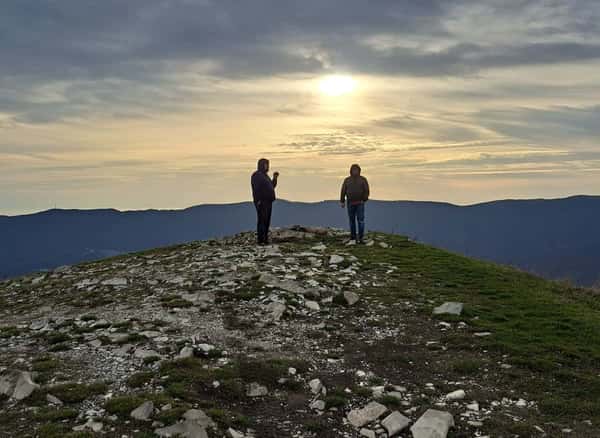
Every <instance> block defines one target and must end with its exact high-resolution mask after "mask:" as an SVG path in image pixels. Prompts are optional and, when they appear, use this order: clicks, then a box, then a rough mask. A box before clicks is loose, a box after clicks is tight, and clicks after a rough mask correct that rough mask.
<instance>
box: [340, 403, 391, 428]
mask: <svg viewBox="0 0 600 438" xmlns="http://www.w3.org/2000/svg"><path fill="white" fill-rule="evenodd" d="M386 412H387V408H386V407H385V406H384V405H382V404H380V403H377V402H371V403H369V404H368V405H366V406H365V407H364V408H362V409H354V410H352V411H350V413H348V417H347V418H348V421H349V422H350V424H352V426H354V427H356V428H359V427H363V426H365V425H366V424H369V423H370V422H372V421H375V420H377V419H378V418H379V417H381V416H382V415H383V414H385V413H386Z"/></svg>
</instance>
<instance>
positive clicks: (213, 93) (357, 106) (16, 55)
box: [0, 0, 600, 215]
mask: <svg viewBox="0 0 600 438" xmlns="http://www.w3.org/2000/svg"><path fill="white" fill-rule="evenodd" d="M599 68H600V3H599V2H597V1H596V0H564V1H557V0H527V1H521V0H519V1H517V0H501V1H495V0H478V1H464V0H440V1H434V0H419V1H405V0H374V1H364V0H302V1H295V0H294V1H292V0H252V1H241V0H127V1H123V0H102V1H96V0H3V1H2V2H1V4H0V214H5V215H15V214H23V213H28V212H34V211H39V210H45V209H48V208H53V207H58V208H105V207H111V208H118V209H122V210H130V209H145V208H184V207H188V206H191V205H197V204H202V203H229V202H240V201H246V200H249V199H250V188H249V178H250V174H251V173H252V171H253V170H254V169H255V168H256V161H257V159H258V158H261V157H266V158H269V159H270V160H271V168H272V170H277V171H279V172H280V174H281V177H280V182H279V187H278V196H279V197H280V198H284V199H289V200H297V201H319V200H323V199H336V198H337V197H338V196H339V195H338V193H339V187H340V185H341V181H342V179H343V178H344V177H345V176H346V175H347V174H348V169H349V167H350V165H351V164H352V163H355V162H356V163H359V164H360V165H361V167H362V168H363V174H364V175H365V176H366V177H367V178H368V179H369V182H370V184H371V189H372V190H371V191H372V197H373V198H376V199H388V200H398V199H412V200H434V201H447V202H453V203H458V204H471V203H477V202H483V201H489V200H493V199H505V198H539V197H545V198H553V197H563V196H568V195H573V194H597V193H598V188H597V187H598V185H599V183H600V145H599V142H598V139H599V138H600V75H599V74H598V71H599Z"/></svg>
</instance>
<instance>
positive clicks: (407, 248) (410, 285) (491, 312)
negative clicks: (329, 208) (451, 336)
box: [353, 236, 600, 424]
mask: <svg viewBox="0 0 600 438" xmlns="http://www.w3.org/2000/svg"><path fill="white" fill-rule="evenodd" d="M386 241H388V242H390V243H392V245H393V246H394V249H393V250H392V251H381V249H380V248H376V247H373V248H365V247H360V248H356V249H354V250H353V253H354V255H355V256H357V257H358V258H359V259H361V260H362V261H364V262H365V263H366V264H367V265H366V267H367V268H368V266H369V264H371V265H372V264H375V263H382V262H383V263H389V264H390V265H392V266H395V267H397V269H396V270H395V271H394V272H393V273H391V274H390V275H389V281H390V284H389V287H388V288H387V289H385V291H386V292H385V293H384V294H382V290H381V288H377V289H375V288H373V290H371V293H372V294H376V295H377V296H378V297H379V298H380V299H383V300H384V301H385V302H387V303H390V304H391V303H394V302H397V301H398V300H401V299H405V298H406V299H412V300H414V299H415V297H420V298H422V299H424V300H427V301H429V302H432V303H436V304H439V303H441V302H444V301H461V302H464V303H465V313H464V314H463V315H462V316H461V317H459V318H454V319H462V320H465V318H466V320H467V321H468V324H469V326H470V327H471V328H472V329H473V330H474V331H477V332H485V331H489V332H491V333H492V335H491V336H489V337H483V338H481V339H480V340H479V344H480V345H479V346H482V347H484V348H486V349H487V350H490V351H494V352H498V353H500V354H506V355H508V358H509V363H511V364H512V365H514V367H515V369H514V370H513V371H512V373H511V375H510V376H511V378H512V381H511V382H510V385H511V386H513V387H519V388H522V389H525V390H526V391H527V392H528V393H529V394H530V395H531V397H532V398H533V399H535V400H537V401H538V403H539V407H540V411H541V413H542V414H544V415H547V416H549V417H554V418H557V417H558V418H569V419H579V420H590V419H591V420H592V422H593V423H595V424H597V423H600V336H599V334H600V297H599V296H598V295H596V294H594V293H592V292H591V291H588V290H583V289H578V288H574V287H571V286H569V285H565V284H560V283H557V282H551V281H546V280H543V279H540V278H537V277H535V276H532V275H529V274H526V273H523V272H520V271H517V270H515V269H512V268H508V267H503V266H498V265H495V264H492V263H486V262H482V261H477V260H473V259H469V258H466V257H462V256H459V255H455V254H452V253H449V252H446V251H442V250H439V249H436V248H432V247H429V246H425V245H421V244H415V243H413V242H410V241H408V240H407V239H406V238H402V237H396V236H386ZM431 307H433V305H432V306H431ZM443 319H444V320H445V321H448V320H451V319H453V318H450V317H448V316H444V317H443ZM454 341H455V342H454V344H452V342H451V343H450V345H454V347H455V354H457V355H460V354H461V350H468V349H470V348H472V346H471V344H470V343H469V342H468V341H467V342H461V339H460V337H459V336H457V339H455V340H454Z"/></svg>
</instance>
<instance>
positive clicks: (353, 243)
mask: <svg viewBox="0 0 600 438" xmlns="http://www.w3.org/2000/svg"><path fill="white" fill-rule="evenodd" d="M353 245H356V240H355V239H351V240H349V241H348V242H346V246H353Z"/></svg>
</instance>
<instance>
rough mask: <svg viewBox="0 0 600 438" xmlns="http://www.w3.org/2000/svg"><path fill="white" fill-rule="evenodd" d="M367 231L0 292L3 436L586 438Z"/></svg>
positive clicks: (129, 266) (285, 239)
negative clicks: (544, 406) (354, 238)
mask: <svg viewBox="0 0 600 438" xmlns="http://www.w3.org/2000/svg"><path fill="white" fill-rule="evenodd" d="M370 237H371V240H370V241H369V242H368V244H367V246H351V245H346V240H345V239H346V238H345V236H344V234H343V233H342V232H339V231H336V230H328V229H306V228H300V227H297V228H294V229H285V230H278V231H276V232H274V233H273V241H274V244H273V245H270V246H267V247H256V246H255V245H254V241H253V239H254V238H253V235H252V234H248V233H247V234H241V235H238V236H234V237H232V238H228V239H223V240H216V241H208V242H194V243H191V244H186V245H181V246H177V247H172V248H165V249H158V250H153V251H148V252H144V253H139V254H132V255H126V256H123V257H117V258H113V259H108V260H103V261H99V262H94V263H89V264H84V265H79V266H71V267H62V268H59V269H56V270H54V271H53V272H48V273H41V274H37V275H33V276H29V277H24V278H19V279H15V280H12V281H6V282H4V283H0V371H1V374H0V436H3V437H4V436H6V437H33V436H39V437H87V436H108V437H113V436H114V437H150V436H164V437H168V436H187V437H222V436H228V437H240V438H241V437H256V438H268V437H306V438H309V437H340V436H342V437H359V436H363V437H378V438H379V437H388V436H400V437H410V436H414V437H415V438H428V437H431V438H433V437H442V438H443V437H445V436H446V435H447V436H449V437H484V436H490V437H509V436H522V437H525V436H600V434H599V433H598V431H599V430H600V429H596V426H595V423H594V422H593V421H592V417H591V416H588V417H585V416H584V417H583V418H580V417H578V416H573V418H566V419H565V418H561V419H560V420H558V421H553V419H552V418H551V416H549V415H547V414H546V413H545V412H541V411H540V408H539V406H538V402H539V400H536V398H534V397H533V395H532V390H530V389H529V388H528V387H527V386H523V385H521V384H520V382H521V381H523V382H525V381H531V378H532V377H531V376H532V375H533V374H529V373H531V372H534V371H531V370H529V369H528V368H527V367H525V366H522V367H519V365H518V364H515V363H514V361H511V355H509V354H507V353H506V352H505V351H501V350H499V349H495V348H490V345H491V344H490V342H489V341H488V340H489V339H493V338H494V336H495V335H496V333H494V332H493V331H489V327H487V328H486V327H485V326H482V325H481V324H478V322H477V321H478V319H479V317H478V316H477V315H476V314H475V313H473V312H470V311H469V306H470V303H469V302H468V301H467V300H463V301H464V303H462V302H453V301H448V302H447V301H446V300H445V299H444V296H443V295H435V294H433V295H429V294H424V293H423V291H422V290H421V285H422V284H424V283H423V282H424V278H425V277H426V275H425V273H424V272H420V271H419V270H418V269H408V270H407V269H402V266H400V264H398V263H395V262H394V261H393V257H391V255H392V254H401V252H402V251H405V250H407V248H412V247H413V246H417V245H416V244H414V243H412V242H408V241H407V240H406V239H405V238H401V237H397V236H396V237H392V236H387V235H383V234H377V235H372V236H370ZM436 251H437V250H436ZM440 253H442V252H441V251H440ZM436 254H437V253H436ZM390 257H391V258H390ZM452 257H454V256H452ZM388 260H391V261H388ZM404 268H406V267H404ZM430 280H431V281H430ZM435 283H436V281H434V280H432V279H431V278H428V279H427V285H428V287H436V284H435ZM446 286H448V285H446ZM449 287H452V285H450V286H449ZM534 377H535V376H534ZM576 417H577V418H576Z"/></svg>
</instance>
